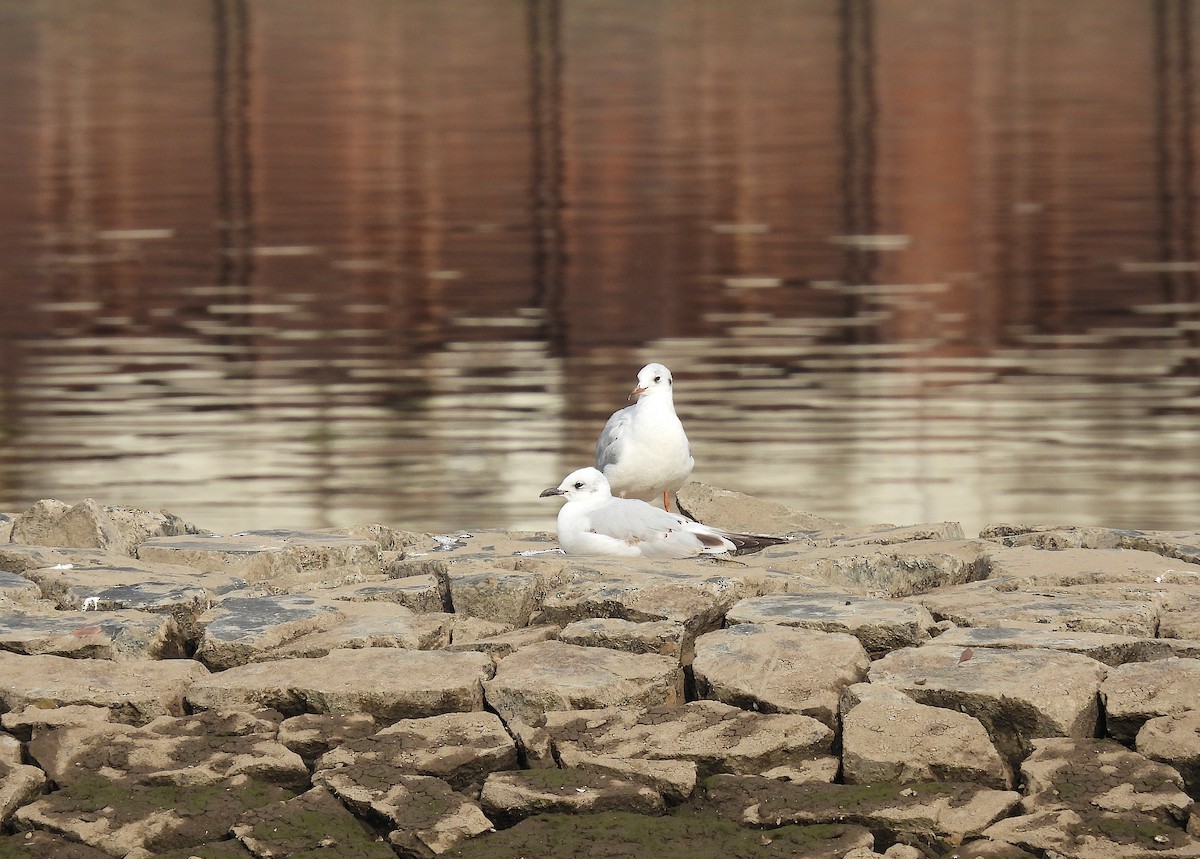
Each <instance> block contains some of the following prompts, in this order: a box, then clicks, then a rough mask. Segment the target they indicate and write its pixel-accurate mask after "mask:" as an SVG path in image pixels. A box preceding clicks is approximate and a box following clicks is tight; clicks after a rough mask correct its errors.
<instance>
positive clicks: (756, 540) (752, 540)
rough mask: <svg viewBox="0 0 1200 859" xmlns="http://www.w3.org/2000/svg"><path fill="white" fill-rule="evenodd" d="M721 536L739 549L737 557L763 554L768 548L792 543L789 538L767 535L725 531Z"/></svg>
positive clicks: (736, 552)
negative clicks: (756, 553) (755, 553)
mask: <svg viewBox="0 0 1200 859" xmlns="http://www.w3.org/2000/svg"><path fill="white" fill-rule="evenodd" d="M721 536H723V537H724V538H725V539H726V540H728V541H729V542H731V543H733V545H734V546H736V547H737V548H736V549H735V550H734V553H733V554H735V555H750V554H753V553H754V552H761V551H762V550H763V549H765V548H767V546H778V545H779V544H780V543H790V542H791V540H790V539H789V538H787V537H770V536H768V535H766V534H731V533H729V532H728V531H723V532H721Z"/></svg>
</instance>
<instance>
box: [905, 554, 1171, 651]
mask: <svg viewBox="0 0 1200 859" xmlns="http://www.w3.org/2000/svg"><path fill="white" fill-rule="evenodd" d="M1011 551H1014V552H1015V551H1018V550H1016V549H1013V550H1011ZM1031 551H1041V550H1031ZM1078 551H1081V552H1085V553H1087V554H1094V551H1093V550H1086V549H1080V550H1078ZM1048 554H1055V555H1057V554H1061V553H1060V552H1053V553H1048ZM1009 586H1010V585H1008V584H1007V583H1005V582H994V583H993V582H990V581H989V582H985V583H974V584H969V585H963V586H961V587H954V588H945V589H943V590H940V591H935V592H932V593H927V594H921V595H919V596H915V597H910V598H909V601H910V602H913V603H916V604H919V605H922V606H924V607H925V608H926V609H928V610H929V611H930V613H932V614H933V616H934V617H936V618H938V619H939V620H943V619H944V620H949V621H952V622H953V623H955V624H957V625H959V626H972V627H980V626H1002V627H1008V628H1014V627H1027V628H1029V629H1035V630H1038V631H1041V632H1046V631H1058V632H1100V633H1109V634H1113V635H1132V636H1136V637H1141V638H1154V636H1155V632H1156V630H1157V629H1158V615H1159V610H1158V607H1157V606H1156V605H1154V603H1153V602H1151V601H1140V600H1129V599H1114V598H1105V597H1099V596H1095V595H1091V594H1077V593H1072V592H1070V591H1067V590H1061V589H1060V590H1042V589H1035V590H1026V589H1015V590H1006V589H1004V588H1006V587H1009Z"/></svg>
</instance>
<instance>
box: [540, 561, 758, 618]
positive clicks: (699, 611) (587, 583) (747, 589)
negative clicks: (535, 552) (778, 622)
mask: <svg viewBox="0 0 1200 859" xmlns="http://www.w3.org/2000/svg"><path fill="white" fill-rule="evenodd" d="M622 560H624V559H622ZM588 563H589V567H590V568H581V569H580V570H578V571H577V572H575V573H574V574H573V575H572V576H570V577H569V578H567V580H566V581H564V582H562V583H561V584H559V585H557V586H556V587H554V588H553V589H551V590H550V591H548V592H547V594H546V596H545V598H544V599H543V601H542V610H541V616H540V619H539V621H538V622H539V623H556V624H560V625H563V626H566V625H567V624H570V623H572V622H574V621H577V620H586V619H589V618H593V617H616V618H620V619H622V620H629V621H634V622H638V623H643V622H648V621H662V620H667V621H675V622H677V623H681V624H683V625H684V627H686V628H687V630H688V631H689V632H690V633H691V634H692V635H699V634H701V633H704V632H709V631H711V630H714V629H719V628H720V627H721V623H722V618H723V617H724V615H725V612H726V610H727V609H728V608H729V607H730V606H731V605H732V604H733V603H735V602H737V601H738V600H739V599H741V598H742V597H746V596H751V595H753V594H754V593H755V592H756V588H755V586H754V585H752V584H747V583H746V582H745V581H743V580H742V579H741V578H737V577H734V575H732V574H731V575H725V574H724V571H723V570H722V569H721V568H720V567H715V566H714V562H711V561H696V560H693V559H688V562H687V563H686V564H685V563H683V562H673V563H671V562H664V563H660V564H656V565H654V566H650V565H648V564H647V565H644V566H640V567H634V566H631V565H629V564H627V563H617V562H614V561H612V560H608V559H596V560H594V561H593V560H591V559H589V561H588Z"/></svg>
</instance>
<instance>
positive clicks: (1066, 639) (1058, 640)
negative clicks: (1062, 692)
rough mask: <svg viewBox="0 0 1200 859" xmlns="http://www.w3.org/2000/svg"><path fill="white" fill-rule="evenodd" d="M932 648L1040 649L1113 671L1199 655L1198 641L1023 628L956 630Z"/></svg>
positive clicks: (976, 627)
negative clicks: (1082, 658)
mask: <svg viewBox="0 0 1200 859" xmlns="http://www.w3.org/2000/svg"><path fill="white" fill-rule="evenodd" d="M933 643H934V644H939V645H943V646H946V647H972V648H974V647H994V648H1001V649H1010V650H1024V649H1026V648H1030V647H1040V648H1044V649H1046V650H1062V651H1066V652H1069V653H1079V654H1082V655H1083V656H1088V657H1090V658H1092V659H1095V660H1096V661H1097V662H1103V663H1104V664H1105V665H1108V666H1110V667H1114V666H1117V665H1124V664H1125V663H1126V662H1151V661H1153V660H1156V659H1166V658H1167V657H1169V656H1182V655H1184V653H1183V652H1181V651H1186V650H1188V649H1189V648H1195V651H1196V654H1197V655H1200V641H1196V642H1184V641H1166V640H1164V639H1159V638H1143V637H1142V636H1137V635H1115V634H1112V633H1107V632H1072V631H1071V630H1044V629H1030V628H1027V627H1005V626H975V627H969V626H957V627H954V628H953V629H949V630H947V631H946V632H944V633H942V634H941V635H939V636H938V637H937V638H935V639H933Z"/></svg>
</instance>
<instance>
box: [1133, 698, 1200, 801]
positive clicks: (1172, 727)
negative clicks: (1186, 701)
mask: <svg viewBox="0 0 1200 859" xmlns="http://www.w3.org/2000/svg"><path fill="white" fill-rule="evenodd" d="M1135 748H1137V750H1138V752H1139V753H1141V754H1143V755H1145V756H1146V757H1148V758H1150V759H1151V760H1156V761H1162V762H1163V763H1165V764H1167V765H1169V766H1171V767H1174V769H1175V771H1176V772H1178V773H1179V775H1180V776H1182V777H1183V783H1184V787H1185V789H1186V790H1187V792H1188V794H1189V795H1190V796H1191V797H1192V798H1197V797H1200V709H1196V710H1187V711H1185V712H1183V713H1175V714H1172V715H1170V716H1158V717H1156V718H1153V719H1148V720H1147V721H1146V722H1145V723H1144V724H1143V725H1142V727H1141V730H1139V731H1138V733H1137V741H1136V743H1135Z"/></svg>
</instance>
